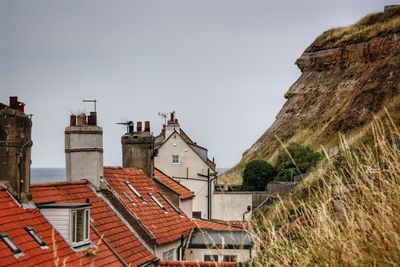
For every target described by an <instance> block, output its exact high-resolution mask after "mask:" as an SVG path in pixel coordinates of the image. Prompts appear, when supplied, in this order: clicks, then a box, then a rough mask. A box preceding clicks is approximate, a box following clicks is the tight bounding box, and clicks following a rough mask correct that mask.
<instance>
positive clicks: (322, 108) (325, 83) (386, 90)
mask: <svg viewBox="0 0 400 267" xmlns="http://www.w3.org/2000/svg"><path fill="white" fill-rule="evenodd" d="M296 64H297V66H298V67H299V68H300V69H301V71H302V75H301V76H300V78H299V79H298V80H297V81H296V82H295V83H294V84H293V85H292V86H291V87H290V88H289V91H288V92H287V93H286V94H285V97H286V98H287V102H286V104H285V105H284V106H283V108H282V110H281V111H280V112H279V114H278V115H277V118H276V121H275V122H274V123H273V125H272V126H271V127H270V128H269V129H268V130H267V131H266V132H265V133H264V134H263V135H262V136H261V137H260V138H259V140H258V141H257V142H256V143H255V144H254V145H253V146H252V148H251V149H249V150H248V151H247V152H246V153H245V154H244V157H245V158H248V157H251V156H252V155H254V153H255V152H257V150H258V149H259V148H260V146H262V145H265V144H271V146H270V147H269V149H266V150H265V151H264V154H265V155H257V157H260V156H264V157H265V156H267V154H268V153H271V152H272V151H273V150H274V149H275V148H276V145H274V144H275V143H276V142H274V139H276V138H275V136H278V137H279V138H280V139H281V140H282V141H284V142H285V141H288V140H290V138H291V137H292V136H294V135H295V134H296V133H297V132H298V131H299V130H301V129H305V128H307V129H316V130H317V129H318V131H319V132H318V134H317V135H316V139H315V140H314V142H315V143H317V144H320V143H321V142H322V141H323V139H324V138H325V137H326V136H329V135H332V134H335V133H337V132H343V133H346V132H347V131H349V130H352V129H355V128H357V127H360V126H363V125H365V124H366V123H367V122H369V121H370V120H371V118H372V114H373V113H376V112H378V111H380V110H381V109H382V108H383V106H384V105H386V104H387V103H388V102H390V101H391V99H393V98H394V97H395V96H397V95H399V93H400V34H391V35H387V36H383V37H376V38H373V39H371V40H369V41H368V42H363V43H358V44H351V45H346V46H344V47H341V48H334V49H327V50H319V51H315V52H305V53H304V54H303V55H301V57H300V58H299V59H298V60H297V61H296ZM319 141H320V142H319Z"/></svg>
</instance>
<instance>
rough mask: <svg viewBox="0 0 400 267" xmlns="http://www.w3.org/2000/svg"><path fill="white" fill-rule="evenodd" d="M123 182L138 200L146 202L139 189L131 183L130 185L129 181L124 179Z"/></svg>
mask: <svg viewBox="0 0 400 267" xmlns="http://www.w3.org/2000/svg"><path fill="white" fill-rule="evenodd" d="M125 184H126V186H127V187H128V188H129V189H130V190H131V191H132V192H133V193H134V194H135V195H136V196H137V197H138V198H139V199H140V200H142V201H143V202H146V201H145V200H144V198H143V196H142V194H140V193H139V191H137V190H136V188H135V187H133V185H132V184H131V183H130V182H128V181H125Z"/></svg>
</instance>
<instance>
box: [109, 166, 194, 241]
mask: <svg viewBox="0 0 400 267" xmlns="http://www.w3.org/2000/svg"><path fill="white" fill-rule="evenodd" d="M104 179H105V180H106V181H107V183H108V184H109V186H111V187H112V189H113V190H114V191H115V192H116V193H117V194H118V195H119V197H120V199H122V201H124V203H125V205H126V206H127V207H128V209H129V210H130V212H132V213H133V214H134V215H135V216H136V217H137V218H138V219H139V220H140V221H141V222H142V223H143V225H144V226H145V227H146V228H147V230H149V231H150V232H151V233H152V234H153V235H154V236H155V238H156V242H157V244H166V243H170V242H173V241H176V240H179V239H180V237H181V236H182V235H183V236H188V235H189V233H190V231H191V230H192V229H193V228H195V227H196V226H195V225H194V223H193V222H192V221H191V220H190V219H189V218H188V217H187V216H186V215H185V214H184V212H183V211H181V212H180V214H178V213H177V212H176V211H175V210H174V209H173V208H172V207H171V206H170V205H169V204H168V203H167V202H166V201H165V200H164V199H163V198H162V197H161V196H160V194H159V192H160V191H161V190H160V189H159V188H158V187H157V186H156V185H155V184H154V182H153V181H152V180H151V179H150V178H148V177H147V175H146V174H145V173H144V172H143V171H142V170H139V169H135V168H121V167H105V168H104ZM125 181H129V182H130V183H131V184H132V185H133V186H134V188H135V189H136V190H137V191H139V192H140V194H141V195H142V196H143V199H144V201H143V200H141V199H139V198H138V197H137V196H136V195H135V194H134V193H133V192H132V191H131V190H130V189H129V188H128V187H127V185H126V184H125ZM148 193H152V194H153V195H154V196H155V197H156V198H157V199H158V200H159V201H160V202H161V203H162V205H163V206H164V207H165V208H166V211H164V210H163V209H161V208H160V207H159V206H158V205H157V204H156V203H155V202H154V201H153V200H152V199H151V198H150V196H149V194H148ZM127 195H128V196H129V197H130V199H132V200H133V202H134V204H133V203H131V201H130V200H129V199H128V197H127ZM166 197H167V196H166Z"/></svg>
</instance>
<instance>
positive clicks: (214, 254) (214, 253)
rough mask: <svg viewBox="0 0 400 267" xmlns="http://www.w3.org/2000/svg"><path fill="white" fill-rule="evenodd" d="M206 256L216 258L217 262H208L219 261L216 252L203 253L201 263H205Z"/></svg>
mask: <svg viewBox="0 0 400 267" xmlns="http://www.w3.org/2000/svg"><path fill="white" fill-rule="evenodd" d="M206 256H217V261H209V262H219V261H220V255H219V254H218V253H216V252H206V253H203V261H206V259H205V257H206Z"/></svg>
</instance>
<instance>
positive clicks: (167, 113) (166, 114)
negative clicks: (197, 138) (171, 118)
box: [158, 110, 175, 124]
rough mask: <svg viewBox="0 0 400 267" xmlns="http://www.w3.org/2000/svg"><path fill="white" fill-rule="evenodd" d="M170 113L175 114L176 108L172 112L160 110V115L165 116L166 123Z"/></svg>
mask: <svg viewBox="0 0 400 267" xmlns="http://www.w3.org/2000/svg"><path fill="white" fill-rule="evenodd" d="M169 114H175V110H173V111H171V112H158V116H160V117H162V118H164V124H167V118H168V115H169Z"/></svg>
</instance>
